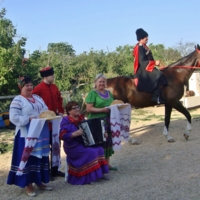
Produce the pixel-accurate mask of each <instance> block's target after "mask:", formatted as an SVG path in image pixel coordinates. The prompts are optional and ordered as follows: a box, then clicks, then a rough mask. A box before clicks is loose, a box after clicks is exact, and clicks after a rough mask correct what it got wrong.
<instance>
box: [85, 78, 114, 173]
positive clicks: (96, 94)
mask: <svg viewBox="0 0 200 200" xmlns="http://www.w3.org/2000/svg"><path fill="white" fill-rule="evenodd" d="M106 80H107V79H106V77H105V76H104V75H103V74H97V76H96V78H95V82H94V84H95V88H94V89H93V90H92V91H90V92H89V93H88V95H87V97H86V99H85V103H86V109H87V112H88V113H89V114H88V118H89V119H90V118H103V119H104V120H105V125H106V131H107V133H108V137H107V141H106V144H105V147H104V150H105V157H106V160H107V162H108V167H109V170H114V171H116V170H117V168H116V167H113V166H111V164H110V157H111V156H112V154H114V151H113V147H112V146H113V144H112V136H111V130H110V117H109V116H110V109H108V108H107V106H110V104H111V103H112V102H113V100H114V98H113V95H112V94H111V92H110V91H109V90H106V89H105V88H106Z"/></svg>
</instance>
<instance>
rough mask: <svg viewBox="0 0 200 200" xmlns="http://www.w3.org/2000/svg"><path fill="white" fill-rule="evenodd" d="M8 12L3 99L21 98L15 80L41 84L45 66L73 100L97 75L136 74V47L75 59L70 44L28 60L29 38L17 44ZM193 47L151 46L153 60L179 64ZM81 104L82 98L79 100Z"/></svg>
mask: <svg viewBox="0 0 200 200" xmlns="http://www.w3.org/2000/svg"><path fill="white" fill-rule="evenodd" d="M5 15H6V10H5V9H2V10H1V11H0V28H1V29H0V95H11V94H18V93H19V90H18V88H17V84H16V79H17V78H18V77H19V76H22V75H28V76H30V77H31V78H32V79H33V84H34V85H37V84H38V83H39V82H40V81H41V77H40V74H39V70H40V69H41V68H43V67H46V66H52V67H54V71H55V83H56V85H57V86H58V88H59V89H60V90H61V91H70V92H71V93H72V96H76V94H78V93H80V94H85V93H87V91H89V90H90V89H91V85H92V83H93V82H94V78H95V76H96V74H98V73H104V74H105V75H106V76H107V78H110V77H115V76H121V75H127V76H130V75H132V74H133V60H134V59H133V56H132V51H133V46H131V45H124V46H119V47H117V48H116V50H115V51H113V52H109V51H108V52H105V51H103V50H100V51H95V50H94V49H91V50H90V51H89V52H88V53H87V52H83V53H81V54H79V55H76V54H75V53H76V51H75V50H74V48H73V46H72V45H71V44H69V43H67V42H59V43H49V44H48V47H47V51H39V50H35V51H34V52H33V53H32V54H30V55H29V57H28V58H25V57H24V55H25V52H26V51H25V49H24V46H25V44H26V38H24V37H21V38H19V40H18V41H17V42H15V41H14V38H16V36H17V30H16V28H15V27H14V26H13V24H12V22H11V21H10V20H9V19H6V18H5ZM191 46H193V44H192V43H186V44H185V45H184V44H182V42H180V43H179V46H178V47H176V48H171V47H169V48H165V46H164V45H163V44H158V45H153V44H150V45H149V48H150V49H151V51H152V53H153V55H154V59H155V60H161V61H162V64H163V65H164V66H166V65H169V64H170V63H172V62H174V61H176V60H178V59H179V58H180V57H181V56H182V55H183V54H185V53H186V52H188V51H189V50H190V49H191V48H190V47H191ZM76 98H77V99H78V100H79V99H81V98H80V97H76Z"/></svg>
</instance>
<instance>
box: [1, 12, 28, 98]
mask: <svg viewBox="0 0 200 200" xmlns="http://www.w3.org/2000/svg"><path fill="white" fill-rule="evenodd" d="M5 14H6V10H5V9H2V10H1V12H0V94H1V95H6V94H15V93H17V92H18V89H17V86H16V82H15V81H13V80H16V78H18V77H19V76H20V72H21V71H20V69H22V68H23V62H22V61H23V58H24V54H25V49H24V48H23V47H24V46H25V43H26V38H24V37H22V38H20V39H19V40H18V41H17V42H16V43H15V42H14V37H15V36H16V29H15V28H14V26H13V25H12V22H11V21H10V20H8V19H6V18H5Z"/></svg>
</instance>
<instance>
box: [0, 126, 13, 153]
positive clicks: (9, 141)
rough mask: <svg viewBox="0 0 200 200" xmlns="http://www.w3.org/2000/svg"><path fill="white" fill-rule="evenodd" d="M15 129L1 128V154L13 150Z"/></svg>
mask: <svg viewBox="0 0 200 200" xmlns="http://www.w3.org/2000/svg"><path fill="white" fill-rule="evenodd" d="M13 139H14V130H10V129H5V128H3V129H0V154H3V153H6V152H9V151H12V149H13Z"/></svg>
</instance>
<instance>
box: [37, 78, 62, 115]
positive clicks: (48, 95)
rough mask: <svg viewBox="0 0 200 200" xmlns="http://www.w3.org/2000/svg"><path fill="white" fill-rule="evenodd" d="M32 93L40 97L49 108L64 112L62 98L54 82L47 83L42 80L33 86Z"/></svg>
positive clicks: (56, 111)
mask: <svg viewBox="0 0 200 200" xmlns="http://www.w3.org/2000/svg"><path fill="white" fill-rule="evenodd" d="M33 94H37V95H38V96H40V97H42V99H43V100H44V102H45V103H46V105H47V107H48V109H49V110H52V111H54V112H55V113H57V114H58V113H62V114H64V108H63V105H62V104H63V99H62V97H61V94H60V91H59V90H58V88H57V86H56V85H55V84H47V83H45V82H44V81H43V82H41V83H40V84H39V85H37V86H36V87H35V88H34V90H33Z"/></svg>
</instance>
